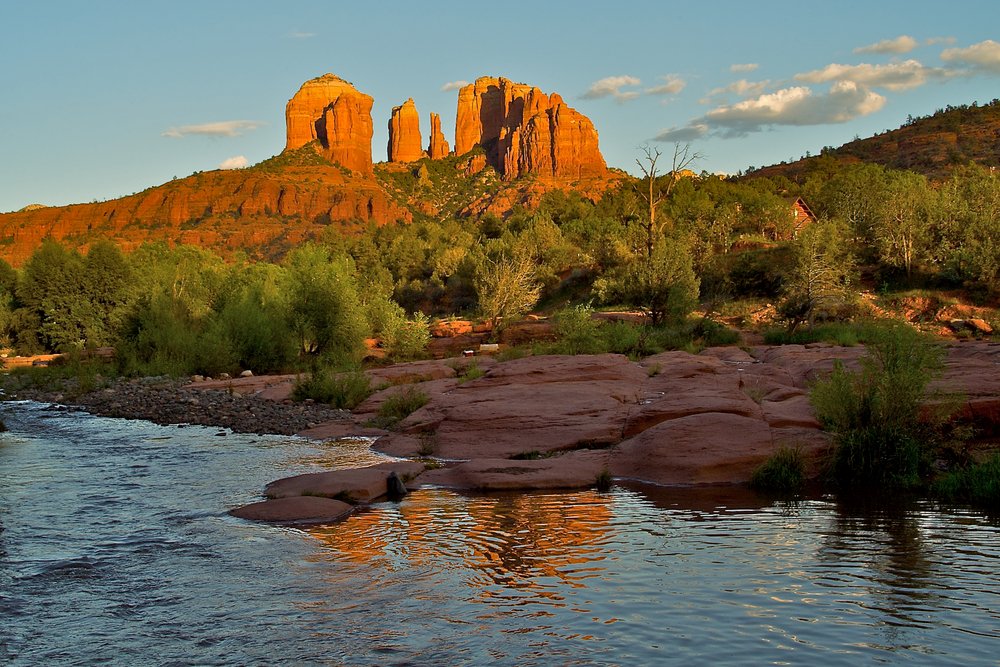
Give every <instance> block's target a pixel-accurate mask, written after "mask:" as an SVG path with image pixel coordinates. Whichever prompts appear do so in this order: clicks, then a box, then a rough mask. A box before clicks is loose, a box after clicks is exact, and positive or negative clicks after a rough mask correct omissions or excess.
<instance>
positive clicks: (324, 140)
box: [285, 74, 419, 174]
mask: <svg viewBox="0 0 1000 667" xmlns="http://www.w3.org/2000/svg"><path fill="white" fill-rule="evenodd" d="M373 102H374V100H373V99H372V97H371V96H370V95H365V94H364V93H361V92H358V90H357V89H356V88H355V87H354V86H353V85H352V84H351V83H349V82H348V81H344V80H343V79H341V78H340V77H339V76H336V75H334V74H324V75H323V76H321V77H317V78H315V79H311V80H309V81H306V82H305V83H304V84H302V87H301V88H299V91H298V92H297V93H295V95H294V96H292V99H290V100H288V104H287V105H286V106H285V125H286V127H285V131H286V141H285V150H286V151H288V150H294V149H296V148H300V147H301V146H304V145H306V144H307V143H309V142H310V141H315V140H318V141H319V142H320V144H321V145H322V147H323V151H324V153H325V154H326V156H327V157H328V158H330V159H331V160H333V161H334V162H337V163H338V164H341V165H343V166H345V167H347V168H348V169H351V170H353V171H357V172H361V173H363V174H371V173H372V134H373V128H372V115H371V111H372V103H373ZM418 143H419V142H418Z"/></svg>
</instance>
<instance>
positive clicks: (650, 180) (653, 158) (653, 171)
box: [635, 144, 704, 258]
mask: <svg viewBox="0 0 1000 667" xmlns="http://www.w3.org/2000/svg"><path fill="white" fill-rule="evenodd" d="M639 150H641V151H642V152H643V154H644V157H643V158H636V160H635V163H636V164H637V165H639V169H641V170H642V173H643V176H644V177H645V181H646V183H645V186H644V187H643V188H640V187H639V186H636V192H638V193H639V196H640V197H642V199H643V201H645V202H646V206H647V208H648V209H649V219H648V220H647V221H646V223H645V224H644V225H643V226H644V227H645V228H646V257H647V258H651V257H652V256H653V248H654V247H655V246H656V240H657V239H658V238H659V236H660V235H661V234H662V233H663V229H664V228H665V227H666V226H667V224H668V223H669V222H670V221H669V220H664V221H663V222H660V223H657V221H656V207H657V206H659V205H660V203H661V202H663V201H664V200H666V199H668V198H669V197H670V193H671V191H672V190H673V189H674V184H675V183H677V179H678V178H679V177H680V173H681V172H682V171H684V170H685V169H687V168H688V167H690V166H691V165H692V164H694V163H695V162H697V161H698V160H701V159H702V158H703V157H704V156H703V155H702V154H701V153H698V152H693V151H692V150H691V144H684V145H683V146H682V145H681V144H674V155H673V160H671V162H670V171H668V172H667V174H666V175H667V176H669V177H670V178H668V179H667V183H666V185H665V186H663V185H661V184H660V183H658V182H657V180H656V179H657V166H656V163H657V162H658V161H659V159H660V157H661V156H662V153H660V149H659V148H654V147H652V146H650V145H648V144H646V145H643V146H640V147H639Z"/></svg>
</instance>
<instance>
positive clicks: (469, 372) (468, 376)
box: [456, 361, 486, 384]
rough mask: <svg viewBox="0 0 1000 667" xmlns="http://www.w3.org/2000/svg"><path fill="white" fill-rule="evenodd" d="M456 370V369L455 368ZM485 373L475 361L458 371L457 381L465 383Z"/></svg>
mask: <svg viewBox="0 0 1000 667" xmlns="http://www.w3.org/2000/svg"><path fill="white" fill-rule="evenodd" d="M456 370H457V369H456ZM484 375H486V371H484V370H483V369H482V368H480V367H479V364H477V363H476V362H474V361H473V362H472V363H470V364H469V365H468V366H466V367H465V368H464V369H463V370H462V371H461V372H459V373H458V376H457V377H458V383H459V384H465V383H466V382H469V381H470V380H478V379H479V378H481V377H483V376H484Z"/></svg>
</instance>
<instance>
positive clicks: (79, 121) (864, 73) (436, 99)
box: [0, 0, 1000, 211]
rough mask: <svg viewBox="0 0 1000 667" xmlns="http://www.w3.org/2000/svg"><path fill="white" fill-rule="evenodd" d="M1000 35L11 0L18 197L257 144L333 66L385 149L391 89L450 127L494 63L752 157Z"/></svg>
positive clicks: (935, 81) (863, 21) (850, 23)
mask: <svg viewBox="0 0 1000 667" xmlns="http://www.w3.org/2000/svg"><path fill="white" fill-rule="evenodd" d="M998 42H1000V3H998V2H996V0H986V1H979V0H962V1H960V2H952V3H942V2H940V1H939V0H935V1H926V2H925V1H923V0H909V1H906V2H902V1H895V0H881V1H880V0H868V1H867V2H856V1H853V0H838V2H836V3H831V2H827V3H822V4H820V3H814V2H802V1H801V0H800V1H798V2H778V1H771V2H768V1H762V2H755V3H751V2H745V1H742V2H732V1H729V0H716V2H713V3H697V2H695V3H692V2H683V3H681V2H668V1H665V0H661V1H659V2H639V1H635V2H630V1H628V0H621V1H619V2H614V3H611V2H589V1H588V0H579V1H577V2H573V3H568V2H567V3H562V2H560V3H556V2H542V1H541V0H535V1H534V2H521V1H519V0H505V1H504V2H496V3H480V2H474V1H472V0H467V1H465V2H434V1H428V2H423V3H412V2H394V1H391V0H383V1H382V2H378V3H372V2H370V3H357V2H351V3H340V2H317V1H309V0H288V1H286V2H283V3H276V2H272V1H268V2H263V1H256V0H240V1H235V0H234V1H216V2H212V1H205V0H203V1H201V2H188V1H186V0H173V1H172V2H160V1H158V0H144V1H142V2H136V1H135V0H132V1H130V2H124V1H112V0H92V1H90V2H76V1H68V0H67V1H63V2H46V1H44V0H38V1H33V2H19V1H16V0H0V63H3V64H2V66H0V87H2V90H3V99H2V101H0V211H10V210H16V209H18V208H21V207H22V206H25V205H27V204H31V203H36V202H37V203H43V204H49V205H61V204H69V203H77V202H88V201H92V200H94V199H98V200H101V199H108V198H113V197H118V196H121V195H126V194H131V193H132V192H136V191H139V190H143V189H145V188H147V187H149V186H153V185H158V184H160V183H163V182H165V181H168V180H170V179H171V178H172V177H174V176H179V177H180V176H186V175H188V174H191V173H192V172H194V171H198V170H209V169H216V168H219V166H220V165H223V164H228V165H239V164H243V163H244V162H246V163H250V164H252V163H255V162H259V161H260V160H263V159H265V158H267V157H270V156H271V155H274V154H275V153H277V152H279V151H280V150H281V149H282V148H283V146H284V107H285V103H286V102H287V100H288V98H289V97H291V96H292V95H293V94H294V93H295V91H296V90H297V89H298V87H299V85H301V83H302V82H303V81H305V80H307V79H310V78H312V77H315V76H319V75H320V74H323V73H324V72H333V73H335V74H338V75H340V76H341V77H343V78H345V79H347V80H349V81H352V82H353V83H354V84H355V85H356V86H357V87H358V89H359V90H362V91H363V92H366V93H368V94H370V95H372V96H373V97H374V98H375V106H374V108H373V110H372V114H373V119H374V124H375V137H374V139H373V142H372V143H373V146H372V148H373V157H374V159H375V160H376V161H380V160H384V159H385V144H386V140H387V130H386V124H387V122H388V119H389V114H390V110H391V108H392V107H393V106H396V105H398V104H401V103H402V102H403V101H405V100H406V98H408V97H413V99H414V101H415V102H416V105H417V109H418V110H419V112H420V115H421V121H422V126H421V130H422V132H423V134H424V138H425V143H426V138H427V132H428V129H429V127H428V126H429V123H428V120H427V117H428V114H429V113H430V112H432V111H433V112H436V113H439V114H441V117H442V126H443V128H444V131H445V135H446V137H447V138H448V140H449V142H453V138H454V137H453V135H454V123H455V104H456V99H457V93H456V91H455V90H454V87H455V86H456V85H458V84H457V82H462V81H472V80H474V79H475V78H477V77H479V76H485V75H491V76H506V77H508V78H510V79H514V80H516V81H522V82H525V83H529V84H532V85H535V86H538V87H539V88H541V89H542V90H543V91H544V92H546V93H551V92H558V93H560V94H561V95H562V96H563V98H564V99H565V101H566V102H567V103H568V104H570V105H571V106H573V107H575V108H576V109H578V110H579V111H581V112H582V113H584V114H585V115H587V116H588V117H590V118H591V120H593V121H594V124H595V125H596V127H597V130H598V132H599V134H600V146H601V150H602V152H603V153H604V155H605V157H606V159H607V161H608V163H609V165H611V166H614V167H620V168H623V169H626V170H628V171H632V172H635V171H636V169H635V158H636V157H637V155H638V150H637V148H638V147H639V146H640V145H642V144H644V143H653V144H654V145H656V144H655V142H657V141H658V140H659V141H660V142H661V144H662V146H663V147H664V148H666V149H668V150H669V148H670V146H671V145H672V143H671V142H672V141H673V140H680V141H684V142H688V141H689V142H690V143H691V145H692V147H693V148H694V149H695V150H697V151H698V152H700V153H702V154H703V155H704V156H705V157H704V158H703V160H702V161H701V162H700V163H699V165H698V168H700V169H707V170H709V171H719V172H727V173H733V172H736V171H738V170H741V169H745V168H746V167H747V166H749V165H756V166H761V165H765V164H771V163H775V162H780V161H781V160H788V159H793V158H798V157H799V156H800V155H803V154H805V153H806V152H807V151H810V152H812V153H817V152H819V150H820V149H821V148H822V147H823V146H826V145H830V146H839V145H840V144H842V143H845V142H847V141H850V140H851V139H852V138H853V137H855V136H861V137H866V136H870V135H872V134H873V133H877V132H881V131H883V130H886V129H891V128H895V127H898V126H899V125H900V124H902V123H903V122H904V121H905V120H906V117H907V115H909V114H912V115H914V116H919V115H925V114H928V113H932V112H933V111H934V110H935V109H937V108H941V107H944V106H946V105H948V104H954V105H958V104H966V103H970V102H972V101H979V102H986V101H989V100H991V99H993V98H995V97H998V96H1000V43H998ZM449 84H451V85H449Z"/></svg>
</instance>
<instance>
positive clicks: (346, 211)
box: [0, 166, 412, 265]
mask: <svg viewBox="0 0 1000 667" xmlns="http://www.w3.org/2000/svg"><path fill="white" fill-rule="evenodd" d="M345 220H366V221H367V220H371V221H373V222H376V223H378V224H385V223H387V222H395V221H397V220H404V221H409V220H412V214H411V213H410V212H409V211H408V210H406V209H405V208H402V207H401V206H399V205H398V204H396V203H395V202H394V201H393V200H392V199H391V198H390V197H389V196H388V195H386V193H385V191H384V190H382V189H381V188H380V187H379V186H378V184H377V183H376V182H375V181H374V180H373V179H369V178H367V177H361V176H347V175H345V174H344V173H343V172H342V170H341V169H339V168H337V167H334V166H313V167H290V168H284V169H278V170H276V171H270V170H266V169H257V168H250V169H235V170H231V171H214V172H203V173H200V174H197V175H194V176H189V177H187V178H183V179H178V180H175V181H171V182H169V183H166V184H164V185H161V186H159V187H155V188H150V189H149V190H146V191H145V192H141V193H139V194H136V195H131V196H128V197H122V198H121V199H113V200H110V201H106V202H98V203H94V204H76V205H73V206H52V207H47V208H41V209H37V210H34V211H25V212H23V213H6V214H0V238H5V239H8V241H7V243H6V244H3V245H2V246H0V257H2V258H3V259H5V260H7V261H8V262H10V263H12V264H14V265H20V264H22V263H23V262H24V261H25V260H26V259H27V258H28V257H29V256H30V255H31V253H32V252H33V251H34V249H35V248H37V247H38V245H39V244H40V243H41V242H42V239H45V238H52V239H54V240H57V241H63V240H64V242H65V243H67V244H68V245H70V246H79V245H81V243H82V239H84V238H87V237H88V236H89V237H91V238H109V239H113V240H114V241H115V242H116V243H118V244H119V245H120V246H121V247H122V248H124V249H126V250H128V249H131V248H135V247H137V246H138V245H140V244H142V243H143V242H145V241H154V240H165V241H172V242H179V243H187V244H191V245H199V246H202V247H207V248H212V249H214V250H216V251H217V252H225V251H226V250H228V249H249V250H260V249H265V248H268V247H269V246H270V245H271V244H273V243H276V244H278V245H286V247H287V244H295V243H299V242H301V241H304V240H306V239H308V238H310V237H311V236H313V235H315V234H316V233H318V231H319V230H321V229H323V228H324V226H325V225H329V224H330V223H331V222H336V221H345Z"/></svg>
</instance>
